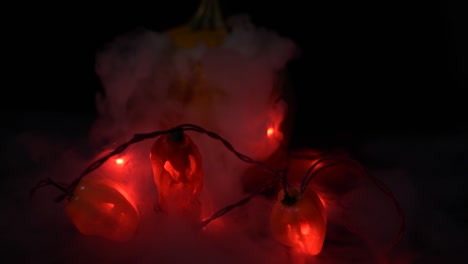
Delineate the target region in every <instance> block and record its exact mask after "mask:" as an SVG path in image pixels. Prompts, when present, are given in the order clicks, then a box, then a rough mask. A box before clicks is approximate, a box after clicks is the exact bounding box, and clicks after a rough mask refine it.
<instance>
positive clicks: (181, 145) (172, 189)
mask: <svg viewBox="0 0 468 264" xmlns="http://www.w3.org/2000/svg"><path fill="white" fill-rule="evenodd" d="M150 157H151V163H152V167H153V176H154V182H155V184H156V187H157V189H158V194H159V205H160V208H161V209H162V210H163V211H165V212H170V211H175V212H176V213H177V214H179V215H187V214H188V215H190V217H192V216H193V217H195V218H196V220H199V213H200V208H199V207H200V203H199V200H198V196H199V194H200V192H201V190H202V187H203V167H202V160H201V155H200V152H199V151H198V148H197V146H196V145H195V144H194V143H193V142H192V140H190V138H189V137H188V136H187V135H185V134H184V133H181V134H169V135H163V136H160V137H159V138H158V139H157V140H156V141H155V142H154V144H153V146H152V147H151V152H150Z"/></svg>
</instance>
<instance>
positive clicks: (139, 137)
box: [30, 124, 283, 202]
mask: <svg viewBox="0 0 468 264" xmlns="http://www.w3.org/2000/svg"><path fill="white" fill-rule="evenodd" d="M181 131H194V132H198V133H202V134H205V135H207V136H209V137H211V138H213V139H216V140H218V141H220V142H221V143H222V144H223V145H224V146H225V147H226V148H227V149H228V150H229V151H231V152H232V153H233V154H234V155H235V156H236V157H238V158H239V159H240V160H242V161H244V162H246V163H250V164H254V165H256V166H258V167H260V168H262V169H264V170H265V171H267V172H270V173H272V174H273V175H274V176H275V177H276V178H277V179H278V180H281V181H282V180H283V177H282V176H281V175H280V173H279V172H278V171H276V170H274V169H272V168H270V167H269V166H267V165H266V164H264V163H263V162H260V161H257V160H254V159H252V158H250V157H249V156H247V155H244V154H242V153H240V152H239V151H237V150H236V149H235V148H234V147H233V146H232V144H231V143H229V141H227V140H226V139H224V138H223V137H221V136H220V135H218V134H216V133H215V132H213V131H209V130H206V129H204V128H202V127H200V126H197V125H193V124H182V125H178V126H176V127H174V128H171V129H167V130H159V131H154V132H150V133H144V134H135V135H134V136H133V137H132V138H131V139H130V140H129V141H127V142H125V143H123V144H121V145H120V146H118V147H117V148H115V149H114V150H113V151H112V152H110V153H108V154H107V155H105V156H104V157H102V158H100V159H98V160H96V161H95V162H93V163H91V164H90V165H89V166H88V167H87V168H86V169H85V170H84V171H83V172H82V173H81V174H80V175H79V176H78V177H77V178H76V179H75V180H74V181H73V182H72V183H71V184H70V185H69V186H68V187H63V186H61V187H60V188H59V187H58V185H57V184H54V183H55V182H54V181H53V180H51V179H50V178H49V179H47V180H43V181H40V182H39V183H38V184H37V185H36V186H35V187H34V188H33V189H32V190H31V193H30V195H31V196H32V195H33V194H34V193H35V192H36V190H37V189H39V188H41V187H44V186H47V185H54V186H55V187H57V188H58V189H60V190H61V191H63V194H62V195H60V196H58V197H57V198H56V199H55V201H56V202H61V201H63V200H64V199H65V198H67V197H71V196H72V195H73V191H74V189H75V188H76V186H77V185H78V184H79V183H80V181H81V179H82V178H83V177H85V176H86V175H88V174H90V173H91V172H93V171H95V170H96V169H98V168H99V167H101V166H102V165H103V164H104V163H105V162H106V161H107V160H109V159H110V158H111V157H113V156H115V155H118V154H120V153H122V152H123V151H125V150H126V149H127V148H128V147H129V146H130V145H133V144H136V143H139V142H141V141H144V140H147V139H152V138H155V137H158V136H160V135H165V134H169V133H176V132H181Z"/></svg>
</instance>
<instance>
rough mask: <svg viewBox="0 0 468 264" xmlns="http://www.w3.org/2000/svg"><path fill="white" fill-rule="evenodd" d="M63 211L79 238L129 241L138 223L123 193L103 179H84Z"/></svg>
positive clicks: (130, 204)
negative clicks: (89, 237)
mask: <svg viewBox="0 0 468 264" xmlns="http://www.w3.org/2000/svg"><path fill="white" fill-rule="evenodd" d="M65 211H66V213H67V214H68V216H69V217H70V218H71V220H72V221H73V223H74V224H75V226H76V228H77V229H78V230H79V231H80V232H81V233H82V234H84V235H97V236H100V237H103V238H106V239H110V240H115V241H125V240H129V239H130V238H132V236H133V235H134V234H135V231H136V229H137V227H138V224H139V221H140V216H139V213H138V210H137V207H136V206H135V205H134V203H133V202H132V201H131V199H130V197H129V195H128V194H127V193H126V192H125V190H123V189H122V188H121V187H120V186H119V185H117V184H116V183H115V182H112V181H110V180H105V179H94V178H83V179H82V180H81V182H80V183H79V184H78V185H77V187H76V189H75V190H74V192H73V196H72V197H71V198H70V199H69V200H67V203H66V205H65Z"/></svg>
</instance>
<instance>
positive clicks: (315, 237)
mask: <svg viewBox="0 0 468 264" xmlns="http://www.w3.org/2000/svg"><path fill="white" fill-rule="evenodd" d="M288 192H289V196H288V197H285V195H284V194H285V193H284V191H281V192H280V193H279V194H278V200H277V201H276V203H275V205H274V206H273V209H272V212H271V218H270V223H271V231H272V234H273V237H274V238H275V239H276V240H277V241H278V242H280V243H281V244H283V245H286V246H289V247H292V248H295V249H297V250H299V251H300V252H302V253H304V254H308V255H318V254H319V253H320V251H322V247H323V242H324V240H325V233H326V229H327V219H326V214H325V209H324V207H323V204H322V202H321V201H320V198H319V196H318V195H317V194H315V192H313V191H312V190H310V189H308V190H306V191H305V193H304V194H302V195H301V194H300V193H299V191H298V190H296V189H290V190H289V191H288Z"/></svg>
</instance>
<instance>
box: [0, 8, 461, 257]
mask: <svg viewBox="0 0 468 264" xmlns="http://www.w3.org/2000/svg"><path fill="white" fill-rule="evenodd" d="M229 21H230V25H231V27H232V32H231V33H229V34H228V35H227V37H226V39H225V42H224V44H223V45H222V46H220V47H217V48H210V49H208V48H207V47H205V46H204V45H203V44H201V45H199V46H198V47H196V48H194V49H181V48H176V47H174V46H173V44H172V43H171V40H170V39H169V37H168V36H167V35H166V34H165V33H158V32H152V31H144V30H141V31H136V32H133V33H130V34H126V35H124V36H120V37H118V38H116V39H115V40H114V41H112V42H111V43H109V45H108V46H106V47H105V48H104V49H103V50H102V51H101V52H99V54H98V55H97V66H96V72H97V74H98V76H99V77H100V79H101V81H102V83H103V87H104V89H105V94H103V95H102V94H98V95H97V98H96V105H97V108H98V111H99V118H98V120H96V122H95V123H94V124H93V126H92V128H91V131H90V132H89V136H88V138H86V139H83V138H80V139H74V141H72V143H70V142H66V143H64V142H63V141H61V140H59V139H57V138H56V137H53V136H47V135H43V136H41V135H36V134H31V133H27V134H23V135H21V136H20V137H18V138H17V143H19V144H20V145H21V146H22V147H23V148H22V150H18V151H19V152H18V153H9V155H13V156H14V157H16V160H21V159H22V160H25V162H26V163H28V162H29V163H30V164H32V165H31V168H23V171H21V170H18V168H19V167H20V166H21V165H19V163H18V164H16V165H15V164H12V165H11V167H14V168H16V171H14V173H15V174H16V175H22V176H18V177H16V178H14V180H13V181H12V182H9V183H8V186H20V187H21V188H22V191H20V192H17V193H12V192H11V191H10V192H8V190H4V191H5V192H7V193H12V194H11V195H10V197H9V199H8V200H9V202H11V201H15V202H16V201H17V203H16V207H13V208H12V207H11V206H5V208H11V209H9V211H6V212H5V215H9V216H12V215H15V217H14V218H9V217H4V218H3V219H2V226H3V227H5V228H4V230H3V233H4V234H6V235H7V236H8V237H9V241H10V242H11V243H10V244H9V245H7V246H6V250H7V251H8V252H9V254H12V255H14V256H15V257H16V259H17V260H18V261H17V262H34V263H37V262H48V263H55V262H59V263H62V262H67V263H83V262H90V263H95V262H107V263H154V262H158V263H186V262H197V263H198V262H203V263H377V262H378V261H379V260H381V257H382V251H383V249H384V248H385V247H386V246H387V245H388V243H389V241H390V240H391V239H392V238H393V236H394V235H395V232H396V231H397V229H398V218H397V215H396V213H395V211H394V208H393V207H392V205H391V203H390V202H389V200H388V198H387V197H386V196H385V195H384V194H382V193H381V192H379V191H378V190H377V189H376V187H375V185H373V184H371V182H370V181H369V180H368V179H367V178H364V177H361V176H359V175H358V173H356V172H355V171H353V170H352V169H350V168H347V171H348V173H345V174H343V173H336V172H337V171H338V170H339V168H336V169H335V170H330V171H329V172H328V173H323V174H321V175H320V176H318V177H317V178H316V179H315V180H314V181H313V182H312V188H314V190H316V191H317V193H319V195H320V196H321V198H322V199H323V200H324V204H325V207H326V211H327V217H328V220H329V222H328V231H327V232H328V233H327V239H326V242H325V247H324V249H323V252H322V254H321V255H319V256H317V257H309V258H303V257H301V256H299V255H296V254H295V253H294V252H291V251H290V250H288V249H287V248H285V247H283V246H281V245H280V244H278V243H277V242H275V241H274V240H273V239H272V238H271V235H270V231H269V225H268V223H269V215H270V210H271V206H272V204H273V202H274V201H272V200H271V199H268V198H266V197H263V196H259V197H256V198H254V199H253V200H252V201H251V202H250V203H248V204H247V205H245V206H243V207H240V208H237V209H235V210H233V211H231V212H230V213H228V214H227V215H225V216H223V217H221V218H219V219H217V220H215V221H213V222H212V223H211V224H210V225H208V226H207V227H206V229H205V230H203V231H202V232H200V231H197V230H194V229H193V228H191V227H190V226H187V225H186V224H184V223H183V222H181V221H179V220H178V219H175V218H171V217H170V216H166V215H163V214H160V213H155V211H154V205H155V202H156V200H157V188H156V187H155V186H154V183H153V176H152V171H151V164H150V159H149V149H150V146H151V144H152V143H153V142H152V141H151V140H150V141H145V142H142V143H139V144H137V145H133V146H131V147H130V148H129V149H127V150H126V151H125V152H123V153H122V154H121V155H119V156H116V157H114V158H113V159H110V160H109V161H108V162H107V163H105V164H104V165H103V166H102V167H101V168H99V169H98V170H97V171H96V172H94V173H93V174H91V175H89V177H105V178H110V179H112V180H114V181H116V182H119V184H121V185H122V186H125V188H126V190H127V191H128V192H129V194H130V196H131V197H133V198H134V200H135V203H136V204H137V207H138V210H139V212H140V220H141V222H140V225H139V228H138V231H137V234H136V236H135V238H134V239H132V240H131V241H128V242H122V243H117V242H112V241H107V240H104V239H102V238H99V237H94V236H84V235H82V234H80V233H79V232H78V231H77V229H76V228H75V226H74V225H73V224H72V223H71V221H70V220H69V219H68V218H67V216H66V215H65V213H64V210H63V205H62V204H54V203H52V200H53V199H54V198H55V197H56V196H57V195H58V194H60V193H59V192H58V191H57V190H55V189H42V190H40V191H38V193H37V194H36V196H35V198H34V200H33V201H32V202H28V201H26V200H25V199H24V197H27V190H25V188H24V186H30V183H31V178H33V179H34V180H39V179H42V178H44V177H51V178H53V179H56V180H57V181H58V182H66V183H69V182H71V181H72V180H73V179H74V178H75V177H76V176H77V175H78V174H79V172H81V171H82V170H83V168H85V167H86V166H87V165H88V164H89V163H90V162H91V161H93V160H94V159H96V158H98V157H99V156H102V155H105V154H106V153H108V152H109V151H111V150H112V149H113V148H114V147H116V146H117V145H119V144H120V143H122V142H124V141H125V140H127V139H128V138H130V137H131V136H132V135H133V134H135V133H142V132H149V131H153V130H162V129H167V128H170V127H173V126H176V125H179V124H181V123H193V124H197V125H200V126H202V127H204V128H206V129H208V130H212V131H214V132H216V133H218V134H219V135H221V136H223V137H224V138H226V139H227V140H228V141H230V142H231V143H232V144H233V146H234V147H235V148H236V149H237V150H239V151H240V152H242V153H244V154H246V155H249V156H251V157H252V158H254V159H257V160H265V159H268V158H269V157H270V156H271V155H273V154H274V153H275V152H276V151H277V150H278V149H279V148H280V147H281V143H282V142H283V140H285V138H284V136H283V135H282V134H281V132H280V131H279V128H280V126H281V123H282V122H283V120H284V119H285V117H286V115H287V109H288V105H287V102H285V101H284V100H283V99H282V97H281V91H280V90H277V87H276V85H277V77H278V73H280V72H281V70H283V69H284V68H285V67H286V64H287V62H288V61H289V60H290V59H291V58H293V56H294V55H295V54H296V52H297V49H296V47H295V45H294V43H293V42H292V41H291V40H288V39H286V38H283V37H280V36H278V35H277V34H276V33H275V32H272V31H269V30H266V29H263V28H258V27H256V26H254V25H252V24H251V23H250V22H249V21H248V20H247V19H246V17H245V16H240V17H235V18H234V19H231V20H229ZM269 128H274V131H275V133H273V134H272V136H269V135H268V133H267V131H268V129H269ZM188 135H189V136H190V137H191V139H192V140H193V141H194V142H195V144H196V145H197V146H198V148H199V149H200V152H201V155H202V157H203V168H204V172H205V184H204V187H203V191H202V194H201V201H202V206H203V208H202V212H203V216H204V217H208V216H210V215H211V214H213V213H214V212H215V211H216V210H217V209H220V208H222V207H224V206H226V205H227V204H230V203H232V202H235V201H237V200H238V199H240V198H242V197H244V196H245V195H246V194H245V193H244V192H243V186H242V183H241V180H240V179H241V177H242V176H243V174H244V173H245V172H246V171H248V170H249V169H251V168H252V166H251V165H249V164H245V163H243V162H241V161H240V160H238V159H237V158H236V157H235V156H234V155H233V154H232V153H230V152H229V151H228V150H227V149H226V148H225V147H224V146H223V145H222V144H221V143H220V142H217V141H215V140H213V139H211V138H208V137H207V136H206V135H201V134H196V133H188ZM431 144H432V143H431ZM453 144H455V143H453ZM453 144H452V145H453ZM452 145H451V146H452ZM395 146H396V145H392V144H382V143H381V142H369V144H368V145H365V146H364V148H362V149H361V150H360V154H361V155H362V157H369V156H371V157H374V158H375V160H396V159H397V160H399V161H400V163H398V164H397V166H395V167H394V168H392V169H374V170H371V171H370V173H371V174H372V175H374V176H376V177H378V178H380V179H382V180H383V181H385V182H386V183H387V184H388V185H389V186H390V188H391V189H392V190H393V191H394V192H395V195H396V197H397V199H398V200H399V201H400V203H401V205H402V207H403V209H404V210H405V212H406V213H407V215H406V224H407V232H406V233H405V237H404V240H403V242H402V243H401V244H400V245H399V247H398V248H397V249H396V251H394V253H393V255H392V258H391V259H390V260H388V262H390V263H399V264H400V263H401V264H402V263H435V262H437V261H435V262H432V261H434V259H435V260H443V259H444V257H442V256H445V255H447V254H452V255H453V256H457V257H459V256H460V252H459V251H457V250H458V248H460V249H462V248H466V242H464V239H463V238H464V237H466V233H459V234H457V232H458V231H459V230H463V229H462V228H461V227H459V226H457V225H456V224H455V223H452V222H451V219H450V218H449V217H448V216H447V215H446V214H443V213H440V214H437V215H436V216H433V215H432V214H433V213H434V212H435V211H436V209H435V208H434V207H433V206H432V205H434V206H435V205H436V204H437V205H438V206H443V204H444V203H445V202H447V201H459V200H457V199H459V198H458V196H457V195H458V194H459V193H460V192H461V191H460V190H457V191H453V192H452V195H453V196H442V197H441V196H440V195H439V196H433V195H435V194H432V193H430V192H429V190H437V189H438V188H440V186H441V184H443V182H440V181H438V180H437V179H439V180H440V179H444V178H441V177H435V176H434V177H433V178H431V179H432V180H431V181H427V180H426V178H425V177H424V176H420V175H422V174H424V175H431V174H432V173H433V172H434V170H432V169H434V168H432V169H430V168H428V169H427V171H424V172H422V171H418V170H416V169H414V168H422V167H424V166H425V165H421V164H419V167H418V166H417V165H414V164H411V162H412V158H413V157H414V156H418V155H419V153H421V152H420V151H421V148H420V146H413V145H411V144H409V145H404V146H400V147H401V148H402V149H404V147H407V149H406V150H402V152H405V151H407V154H406V155H404V157H402V155H401V152H398V151H397V150H396V149H395ZM431 146H432V147H433V149H440V147H439V146H438V145H436V144H432V145H431ZM392 147H393V149H392ZM90 149H91V151H90ZM411 149H413V150H414V153H413V154H408V150H411ZM385 150H386V151H385ZM392 151H393V152H392ZM446 151H451V150H446ZM384 152H385V153H387V154H386V155H382V154H380V153H384ZM397 152H398V153H397ZM96 153H97V154H96ZM307 154H310V153H307ZM379 155H380V156H379ZM396 157H398V158H396ZM464 157H465V158H466V153H465V156H464ZM117 159H119V161H117ZM430 161H434V157H432V156H431V157H428V156H424V157H422V156H421V160H420V161H419V162H420V163H424V164H426V163H427V162H430ZM465 161H466V159H465ZM294 164H295V165H294ZM310 164H311V161H310V160H306V161H299V160H298V161H296V163H294V162H293V163H292V164H291V171H290V175H289V177H290V181H291V182H292V183H294V182H297V181H298V180H299V179H300V177H301V176H302V175H303V173H304V172H305V170H306V169H307V166H310ZM31 171H34V172H35V174H34V175H30V174H29V173H31ZM457 173H458V172H457ZM250 176H251V177H255V176H256V175H250ZM421 182H424V184H426V185H424V186H425V187H424V188H426V187H427V188H426V189H425V190H426V191H425V192H423V189H424V188H422V187H418V186H420V185H421ZM446 184H447V186H445V188H453V186H456V185H457V184H456V183H454V184H453V185H452V184H450V183H446ZM5 186H6V185H4V186H3V189H6V187H5ZM10 200H11V201H10ZM26 207H27V208H30V210H24V208H26ZM14 219H22V220H21V221H18V222H15V220H14ZM435 229H437V230H439V232H437V233H435V234H434V236H432V234H433V233H432V232H433V231H434V230H435ZM445 232H449V233H448V234H449V235H446V234H447V233H445ZM444 234H445V235H444ZM25 238H27V239H25ZM416 240H419V241H416ZM421 241H425V242H421ZM418 243H420V244H418ZM450 243H455V244H456V246H452V247H450V246H446V245H448V244H450ZM431 250H432V251H433V252H438V254H439V255H437V253H434V254H435V255H434V254H432V255H429V254H428V252H429V251H431ZM426 256H431V257H426ZM445 260H446V259H445Z"/></svg>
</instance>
